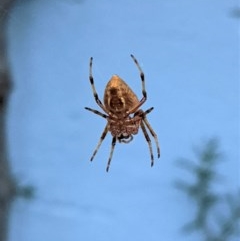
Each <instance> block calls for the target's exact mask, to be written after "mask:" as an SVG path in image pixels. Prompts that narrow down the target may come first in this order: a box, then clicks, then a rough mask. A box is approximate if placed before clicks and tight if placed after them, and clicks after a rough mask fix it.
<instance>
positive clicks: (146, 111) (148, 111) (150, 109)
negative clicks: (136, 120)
mask: <svg viewBox="0 0 240 241" xmlns="http://www.w3.org/2000/svg"><path fill="white" fill-rule="evenodd" d="M153 109H154V107H151V108H149V109H147V110H145V111H144V115H147V114H149V113H150V112H151V111H152V110H153Z"/></svg>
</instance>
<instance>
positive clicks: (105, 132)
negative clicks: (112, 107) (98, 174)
mask: <svg viewBox="0 0 240 241" xmlns="http://www.w3.org/2000/svg"><path fill="white" fill-rule="evenodd" d="M107 133H108V124H107V125H106V127H105V128H104V131H103V133H102V135H101V137H100V140H99V142H98V144H97V147H96V148H95V150H94V152H93V155H92V157H91V159H90V161H92V160H93V158H94V157H95V155H96V154H97V151H98V149H99V147H100V146H101V144H102V142H103V140H104V138H105V137H106V135H107Z"/></svg>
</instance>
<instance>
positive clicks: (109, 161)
mask: <svg viewBox="0 0 240 241" xmlns="http://www.w3.org/2000/svg"><path fill="white" fill-rule="evenodd" d="M115 145H116V136H114V137H113V138H112V146H111V151H110V156H109V159H108V163H107V168H106V171H107V172H108V170H109V167H110V164H111V160H112V155H113V151H114V147H115Z"/></svg>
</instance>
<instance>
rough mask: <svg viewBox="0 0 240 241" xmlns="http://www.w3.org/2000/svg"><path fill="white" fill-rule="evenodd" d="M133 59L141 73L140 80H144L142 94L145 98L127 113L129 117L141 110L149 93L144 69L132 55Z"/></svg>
mask: <svg viewBox="0 0 240 241" xmlns="http://www.w3.org/2000/svg"><path fill="white" fill-rule="evenodd" d="M131 57H132V59H133V61H134V62H135V64H136V65H137V68H138V70H139V72H140V78H141V80H142V94H143V97H142V99H141V100H140V101H139V103H138V104H137V105H136V106H134V107H133V108H132V109H131V110H129V111H128V112H127V113H126V116H127V115H129V114H132V113H134V112H135V111H136V110H137V109H139V107H140V106H142V105H143V103H144V102H145V101H146V100H147V92H146V88H145V77H144V73H143V71H142V68H141V67H140V65H139V63H138V61H137V59H136V58H135V57H134V56H133V55H132V54H131Z"/></svg>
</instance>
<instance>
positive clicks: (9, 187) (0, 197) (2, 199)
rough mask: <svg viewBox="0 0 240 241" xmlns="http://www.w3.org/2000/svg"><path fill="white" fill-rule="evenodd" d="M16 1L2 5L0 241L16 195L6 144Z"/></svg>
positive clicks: (2, 3)
mask: <svg viewBox="0 0 240 241" xmlns="http://www.w3.org/2000/svg"><path fill="white" fill-rule="evenodd" d="M13 3H14V0H1V3H0V241H7V234H8V217H9V211H10V207H11V203H12V200H13V199H14V196H15V193H16V185H15V180H14V177H13V176H12V173H11V170H10V164H9V160H8V152H7V144H6V110H7V100H8V96H9V93H10V89H11V86H12V82H11V80H10V73H9V68H8V61H7V48H6V23H7V18H8V16H10V14H9V11H10V9H11V7H12V5H13Z"/></svg>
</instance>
